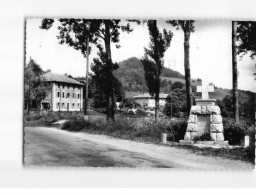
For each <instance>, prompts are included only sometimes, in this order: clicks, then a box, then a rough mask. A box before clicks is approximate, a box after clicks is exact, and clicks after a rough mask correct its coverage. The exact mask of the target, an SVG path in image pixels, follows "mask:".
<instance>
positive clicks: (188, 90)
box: [183, 21, 192, 116]
mask: <svg viewBox="0 0 256 195" xmlns="http://www.w3.org/2000/svg"><path fill="white" fill-rule="evenodd" d="M185 25H186V26H187V27H186V26H185V28H184V29H183V30H184V68H185V81H186V97H187V110H188V113H187V115H188V116H189V112H190V109H191V105H192V99H191V93H192V91H191V74H190V64H189V40H190V29H189V21H186V24H185Z"/></svg>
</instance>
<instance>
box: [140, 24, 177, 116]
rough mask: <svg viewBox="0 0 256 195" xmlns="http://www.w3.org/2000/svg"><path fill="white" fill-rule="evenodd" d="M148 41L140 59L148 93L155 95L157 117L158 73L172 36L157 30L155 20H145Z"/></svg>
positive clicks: (169, 33)
mask: <svg viewBox="0 0 256 195" xmlns="http://www.w3.org/2000/svg"><path fill="white" fill-rule="evenodd" d="M147 25H148V30H149V35H150V43H149V48H145V56H144V58H143V59H142V60H141V61H142V63H143V66H144V70H145V80H146V82H147V85H148V89H149V93H150V94H151V95H154V96H155V118H156V120H158V118H159V93H160V83H161V79H160V74H161V71H162V69H163V65H164V60H163V57H164V53H165V51H166V49H167V48H168V47H169V46H170V42H171V40H172V37H173V33H172V32H171V31H168V32H167V31H166V29H163V33H160V32H159V29H158V27H157V21H156V20H149V21H148V22H147Z"/></svg>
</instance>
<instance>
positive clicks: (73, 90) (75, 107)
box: [53, 83, 83, 111]
mask: <svg viewBox="0 0 256 195" xmlns="http://www.w3.org/2000/svg"><path fill="white" fill-rule="evenodd" d="M68 86H69V88H68ZM58 92H60V97H58ZM63 92H64V98H63V96H62V94H63ZM67 93H69V94H70V96H69V97H68V98H67ZM73 94H75V98H73ZM78 94H79V98H78ZM80 96H81V97H80ZM58 103H60V108H59V107H58ZM63 104H64V106H63ZM68 104H69V111H80V110H83V88H82V87H80V86H78V85H77V86H75V87H73V86H72V85H69V84H65V85H64V86H63V84H61V85H60V88H59V87H58V84H56V83H54V84H53V111H59V110H60V111H68Z"/></svg>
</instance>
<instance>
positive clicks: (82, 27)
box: [41, 18, 132, 121]
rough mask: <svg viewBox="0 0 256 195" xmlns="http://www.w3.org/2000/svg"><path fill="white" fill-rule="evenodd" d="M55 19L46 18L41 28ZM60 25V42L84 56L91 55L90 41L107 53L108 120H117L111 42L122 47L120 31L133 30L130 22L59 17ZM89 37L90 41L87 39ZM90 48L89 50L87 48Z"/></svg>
mask: <svg viewBox="0 0 256 195" xmlns="http://www.w3.org/2000/svg"><path fill="white" fill-rule="evenodd" d="M53 22H54V20H52V19H44V20H43V21H42V25H41V28H43V29H49V28H50V27H51V26H52V23H53ZM59 22H60V25H59V26H58V29H59V36H57V38H58V39H60V43H61V44H63V43H66V44H68V45H69V46H71V47H74V48H75V49H77V50H80V51H81V52H82V54H83V55H84V56H86V55H89V53H88V52H86V51H88V50H89V51H90V50H91V46H88V44H89V43H92V44H95V45H96V46H97V47H98V48H99V49H101V51H100V52H101V53H102V52H104V53H105V54H104V55H106V58H105V61H104V62H103V63H102V64H105V65H106V67H107V68H106V69H105V72H104V74H105V76H106V77H107V78H109V80H108V82H107V84H108V93H107V95H106V101H107V108H106V110H107V121H108V120H109V118H111V119H112V120H113V121H114V120H115V118H114V114H115V99H114V93H113V70H115V67H113V64H114V63H113V62H112V55H111V43H114V44H115V45H116V47H117V48H119V47H120V45H119V44H118V43H119V35H120V31H126V32H128V33H129V32H131V31H132V29H131V28H130V25H129V23H127V24H126V25H122V24H121V23H120V20H87V19H63V18H61V19H59ZM88 39H89V41H87V40H88ZM88 47H89V49H88V50H87V48H88ZM103 48H104V49H103ZM87 61H88V60H87Z"/></svg>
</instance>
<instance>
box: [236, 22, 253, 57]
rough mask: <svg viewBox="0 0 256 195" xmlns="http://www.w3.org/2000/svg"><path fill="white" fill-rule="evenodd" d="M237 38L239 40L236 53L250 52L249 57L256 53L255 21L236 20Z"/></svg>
mask: <svg viewBox="0 0 256 195" xmlns="http://www.w3.org/2000/svg"><path fill="white" fill-rule="evenodd" d="M237 40H238V42H239V46H238V53H239V54H243V55H244V54H246V53H247V52H251V55H250V56H251V58H254V57H255V55H256V22H254V21H239V22H237Z"/></svg>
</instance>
